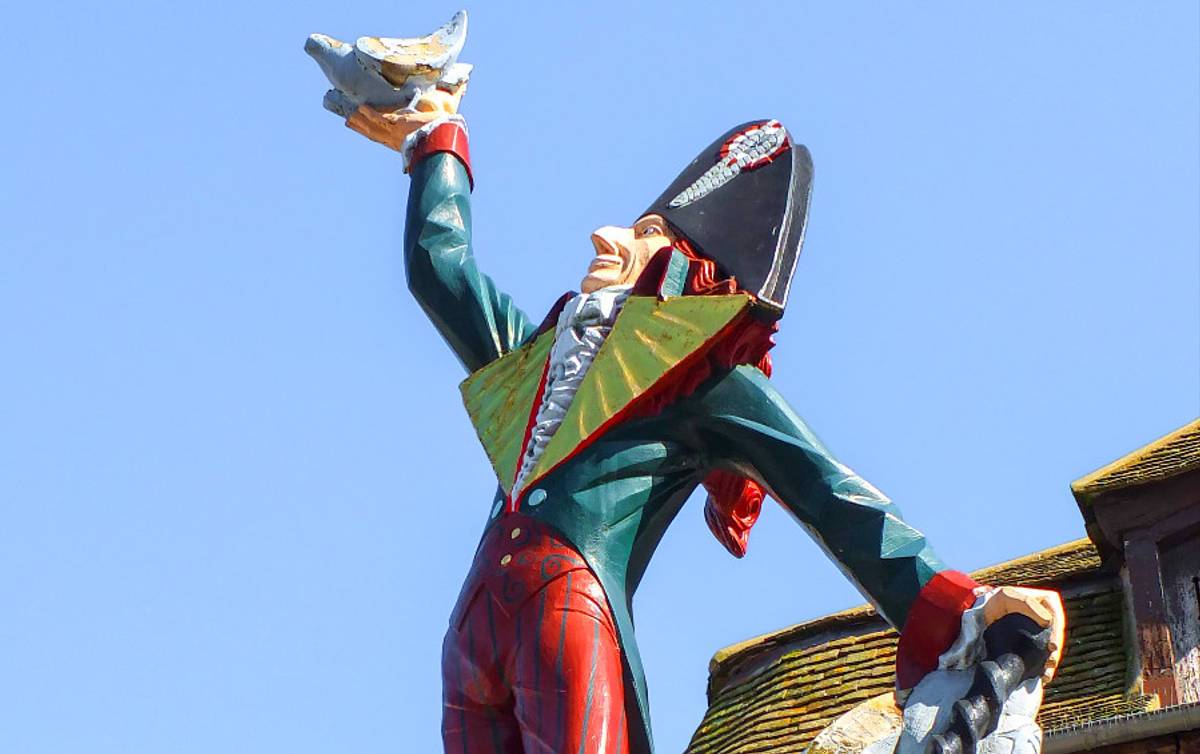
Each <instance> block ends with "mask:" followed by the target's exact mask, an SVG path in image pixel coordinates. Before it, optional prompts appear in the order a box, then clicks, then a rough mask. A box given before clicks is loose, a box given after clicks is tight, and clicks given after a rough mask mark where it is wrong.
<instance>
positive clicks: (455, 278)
mask: <svg viewBox="0 0 1200 754" xmlns="http://www.w3.org/2000/svg"><path fill="white" fill-rule="evenodd" d="M457 127H458V126H457V125H455V124H446V125H443V126H441V127H440V128H441V129H450V128H457ZM438 135H439V134H438V131H437V130H435V131H434V132H433V133H432V134H431V135H430V136H429V137H427V140H428V141H433V140H434V139H436V138H437V137H438ZM414 151H415V152H416V154H415V156H414V159H413V163H412V164H411V166H410V168H409V172H410V175H411V176H412V185H411V187H410V188H409V192H408V214H407V217H406V221H405V228H404V264H405V269H406V270H407V272H408V288H409V290H410V291H412V294H413V296H414V297H415V298H416V299H417V302H418V303H420V305H421V308H422V309H424V310H425V314H426V315H428V316H429V319H430V321H432V322H433V324H434V326H435V327H437V329H438V332H440V333H441V334H442V337H443V338H445V340H446V342H447V343H448V344H450V347H451V348H452V349H453V350H454V353H455V354H456V355H457V356H458V358H459V360H460V361H462V363H463V366H465V367H466V368H467V371H469V372H474V371H475V370H476V369H479V368H480V367H482V366H484V365H485V364H487V363H488V362H490V361H492V360H493V359H497V358H499V357H500V356H502V355H503V354H504V353H506V352H508V351H509V350H511V349H513V348H515V347H516V346H517V345H520V343H521V342H522V341H524V340H525V338H527V337H528V336H529V335H530V334H531V333H532V332H533V330H534V327H535V325H534V324H533V323H531V322H530V321H529V318H528V317H527V316H526V315H525V313H524V312H523V311H521V310H520V309H519V308H517V306H516V305H515V304H514V303H513V302H512V299H511V298H509V296H508V295H507V294H505V293H502V292H501V291H500V290H499V289H497V287H496V284H495V283H494V282H493V281H492V279H491V278H490V277H488V276H487V275H484V274H483V273H482V272H480V271H479V268H478V266H477V265H476V264H475V257H474V255H473V253H472V249H471V198H470V197H471V193H470V191H471V188H470V177H469V175H468V173H467V168H466V164H467V163H466V161H465V160H466V157H465V154H464V155H459V153H458V152H456V151H449V150H446V151H434V152H432V153H425V154H422V150H421V147H420V145H418V146H417V148H416V149H415V150H414ZM464 151H465V150H464Z"/></svg>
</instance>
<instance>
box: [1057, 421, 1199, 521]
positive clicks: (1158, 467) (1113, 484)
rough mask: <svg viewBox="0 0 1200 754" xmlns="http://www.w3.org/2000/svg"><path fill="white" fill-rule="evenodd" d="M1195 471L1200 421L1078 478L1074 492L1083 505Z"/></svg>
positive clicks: (1074, 484) (1072, 488) (1197, 463)
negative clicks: (1094, 499)
mask: <svg viewBox="0 0 1200 754" xmlns="http://www.w3.org/2000/svg"><path fill="white" fill-rule="evenodd" d="M1192 469H1200V419H1197V420H1196V421H1194V422H1192V423H1190V424H1187V425H1185V426H1183V427H1180V428H1179V429H1177V430H1175V431H1174V432H1172V433H1170V434H1169V435H1166V436H1165V437H1160V438H1159V439H1157V440H1155V441H1154V442H1152V443H1150V444H1149V445H1146V446H1144V447H1142V448H1139V449H1138V450H1135V451H1133V452H1132V453H1130V454H1129V455H1127V456H1124V457H1123V458H1120V459H1118V460H1116V461H1113V462H1112V463H1110V464H1108V465H1107V466H1105V467H1104V468H1102V469H1098V470H1096V471H1093V472H1092V473H1091V474H1088V475H1087V476H1085V477H1083V478H1081V479H1077V480H1076V481H1075V482H1074V483H1073V484H1072V485H1071V491H1072V492H1074V493H1075V499H1076V500H1078V501H1079V503H1080V505H1081V506H1082V505H1085V504H1086V503H1087V502H1088V501H1090V500H1091V499H1092V498H1094V497H1096V496H1097V495H1099V494H1101V493H1104V492H1108V491H1110V490H1116V489H1121V488H1124V487H1132V486H1135V485H1140V484H1147V483H1149V482H1160V481H1162V480H1164V479H1169V478H1170V477H1173V476H1176V475H1177V474H1182V473H1183V472H1185V471H1190V470H1192Z"/></svg>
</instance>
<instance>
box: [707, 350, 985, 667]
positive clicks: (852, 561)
mask: <svg viewBox="0 0 1200 754" xmlns="http://www.w3.org/2000/svg"><path fill="white" fill-rule="evenodd" d="M695 399H696V402H695V404H694V405H695V406H696V409H697V418H696V424H695V426H696V428H697V429H696V431H697V434H698V440H699V443H700V445H701V446H702V447H703V448H704V450H705V452H707V453H708V454H709V457H710V461H711V463H712V464H713V465H714V466H716V467H722V468H727V469H730V470H733V471H737V472H738V473H741V474H745V475H746V476H748V477H750V478H752V479H754V480H756V481H758V482H759V483H760V484H762V485H763V486H764V487H765V488H766V489H767V491H768V492H769V493H770V495H771V496H772V497H774V498H775V499H776V500H778V501H779V502H780V503H781V504H782V505H783V506H784V508H786V509H787V510H788V511H789V512H790V513H791V514H792V516H793V517H794V518H795V519H796V520H797V521H799V522H800V523H801V525H803V526H804V527H805V529H807V530H808V531H809V533H810V534H811V535H812V536H813V538H814V539H815V540H816V541H817V542H818V543H819V544H820V546H821V547H822V548H823V549H824V550H825V552H826V553H827V554H828V555H829V556H830V557H831V558H832V559H833V560H834V562H835V563H837V565H838V566H839V567H840V568H841V570H842V571H843V572H844V573H845V574H846V575H847V576H848V577H849V578H850V580H851V581H852V582H854V584H855V585H856V586H857V587H858V589H859V591H861V592H862V593H863V595H864V596H865V597H866V598H867V599H868V600H870V601H871V602H872V604H874V605H875V606H876V607H877V608H878V609H879V612H880V614H881V615H883V617H884V618H886V619H887V620H888V622H889V623H891V624H892V625H893V626H895V627H896V628H897V630H901V631H902V634H901V649H900V653H899V654H900V657H899V658H898V666H897V673H898V679H897V680H898V681H899V682H900V685H901V687H902V688H903V687H906V686H908V685H910V683H909V682H910V681H915V680H916V679H919V678H920V677H921V676H922V675H924V673H926V672H928V671H929V670H930V669H932V667H933V666H935V665H936V661H937V657H938V655H940V654H941V653H942V652H943V651H945V649H946V648H947V647H949V645H950V644H951V642H953V640H954V638H955V637H956V636H957V635H958V630H959V621H960V617H961V614H962V611H963V610H964V609H966V608H967V607H969V606H970V605H971V604H972V602H973V601H974V599H975V597H974V594H973V589H974V588H975V587H976V586H977V585H976V584H975V582H974V581H972V580H971V579H970V578H969V577H967V576H966V575H964V574H962V573H959V572H957V571H950V570H948V569H947V568H946V566H945V565H943V564H942V562H941V560H939V559H938V557H937V556H936V555H935V554H934V552H933V550H932V548H931V547H930V546H929V543H928V542H927V541H926V539H925V536H924V535H923V534H921V532H919V531H917V530H916V529H914V528H913V527H912V526H909V525H908V524H907V523H905V522H904V520H903V519H902V518H901V516H900V511H899V509H898V508H897V506H896V505H895V504H894V503H893V502H892V501H891V500H889V499H888V498H887V497H886V496H885V495H884V494H883V493H881V492H880V491H879V490H877V489H875V488H874V487H873V486H871V484H869V483H868V482H867V481H866V480H864V479H863V478H862V477H860V476H858V475H857V474H855V473H854V472H853V471H851V470H850V469H849V468H847V467H846V466H844V465H843V464H841V463H839V462H838V461H837V460H836V459H835V458H834V457H833V456H832V455H831V454H830V453H829V451H828V450H826V449H825V447H824V446H823V445H822V444H821V442H820V441H819V440H818V439H817V438H816V436H815V435H814V434H813V433H812V431H811V430H809V428H808V427H807V426H806V425H805V424H804V422H803V420H802V419H801V418H800V417H799V416H798V415H797V414H796V413H795V411H793V410H792V409H791V407H790V406H788V404H787V402H786V401H785V400H784V399H783V397H782V396H781V395H780V394H779V393H778V391H776V390H775V389H774V387H773V386H772V385H771V383H770V382H769V381H768V380H767V378H766V376H765V375H763V373H762V372H760V371H758V370H757V369H754V368H753V367H748V366H742V367H738V368H736V369H734V370H732V371H731V372H730V373H729V374H728V375H726V376H725V377H723V378H721V379H720V380H717V381H715V382H713V383H711V384H710V385H709V386H707V387H706V388H705V389H704V390H703V391H702V392H700V393H698V394H697V395H696V396H695Z"/></svg>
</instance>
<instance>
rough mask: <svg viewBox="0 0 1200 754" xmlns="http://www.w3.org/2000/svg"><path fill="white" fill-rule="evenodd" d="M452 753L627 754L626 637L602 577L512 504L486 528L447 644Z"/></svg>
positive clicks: (445, 735) (446, 711) (447, 727)
mask: <svg viewBox="0 0 1200 754" xmlns="http://www.w3.org/2000/svg"><path fill="white" fill-rule="evenodd" d="M442 676H443V682H442V688H443V709H442V739H443V742H444V745H445V750H446V752H447V753H450V752H453V753H454V754H622V753H624V752H627V750H628V731H627V727H626V726H627V721H626V719H625V693H624V689H625V684H624V677H623V671H622V664H621V650H620V644H619V642H618V640H617V633H616V627H615V625H614V624H613V619H612V615H611V613H610V611H609V609H608V602H607V600H606V598H605V596H604V590H603V589H602V588H601V586H600V582H599V581H598V580H597V579H596V577H595V576H594V575H593V574H592V572H591V571H590V570H589V569H588V568H587V565H586V563H585V562H584V560H583V558H582V557H581V556H580V555H579V553H578V552H576V551H575V549H574V548H572V547H571V546H570V545H568V544H566V543H565V542H563V541H562V540H561V539H560V538H559V537H557V536H555V535H554V533H553V532H552V531H551V530H550V529H549V528H548V527H546V526H545V525H544V524H541V523H539V522H537V521H535V520H534V519H531V518H529V517H527V516H524V515H521V514H508V515H505V516H503V517H502V518H501V519H500V520H498V521H497V522H496V523H495V524H493V526H492V528H491V531H489V532H488V533H487V535H486V536H485V537H484V541H483V542H482V543H481V545H480V548H479V551H478V552H477V553H476V556H475V562H474V563H473V564H472V566H471V572H470V574H468V576H467V581H466V584H465V585H464V586H463V590H462V594H461V596H460V597H459V600H458V604H457V605H456V606H455V608H454V613H453V614H452V616H451V623H450V628H449V630H448V631H447V633H446V639H445V642H444V644H443V648H442Z"/></svg>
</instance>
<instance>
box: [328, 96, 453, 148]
mask: <svg viewBox="0 0 1200 754" xmlns="http://www.w3.org/2000/svg"><path fill="white" fill-rule="evenodd" d="M466 90H467V85H466V84H462V85H461V86H459V87H458V89H457V91H455V92H453V93H451V92H447V91H443V90H441V89H434V90H433V91H430V92H427V93H426V94H424V95H422V96H421V98H420V99H419V100H417V103H416V105H415V107H414V109H412V110H395V111H392V112H383V111H380V110H376V109H375V108H373V107H371V106H370V105H363V106H362V107H359V108H358V109H357V110H355V111H354V112H353V113H352V114H351V115H350V117H349V118H347V119H346V126H347V127H348V128H352V129H354V130H355V131H358V132H359V133H360V134H362V135H363V136H366V137H367V138H368V139H370V140H371V141H376V142H379V143H380V144H382V145H384V146H385V147H390V148H392V149H395V150H396V151H397V152H398V151H400V147H401V146H403V144H404V140H405V139H407V138H408V137H409V135H411V134H412V133H413V132H414V131H416V130H417V129H419V128H421V127H422V126H425V125H428V124H429V123H432V122H433V121H435V120H437V119H438V118H444V117H445V116H447V115H453V114H455V113H457V112H458V106H459V103H460V102H461V101H462V97H463V94H464V93H465V92H466Z"/></svg>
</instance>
